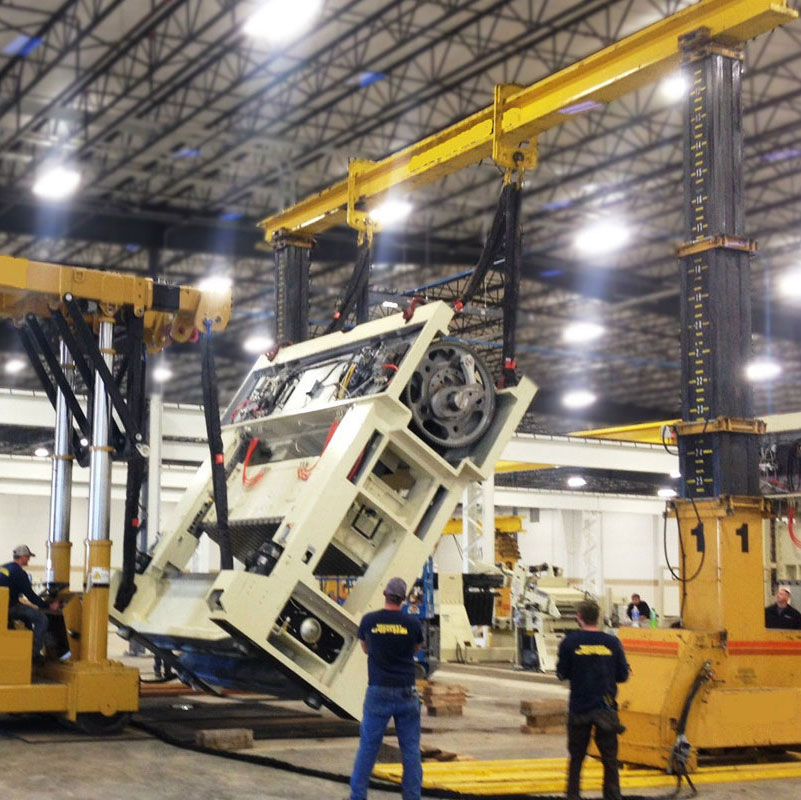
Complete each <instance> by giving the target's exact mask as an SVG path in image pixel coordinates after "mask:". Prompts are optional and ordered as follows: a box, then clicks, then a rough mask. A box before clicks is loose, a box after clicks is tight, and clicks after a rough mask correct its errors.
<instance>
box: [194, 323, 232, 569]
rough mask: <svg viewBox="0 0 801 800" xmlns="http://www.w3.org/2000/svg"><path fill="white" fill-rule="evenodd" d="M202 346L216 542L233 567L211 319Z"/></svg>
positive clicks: (226, 563)
mask: <svg viewBox="0 0 801 800" xmlns="http://www.w3.org/2000/svg"><path fill="white" fill-rule="evenodd" d="M200 338H201V347H202V356H201V358H202V373H201V383H202V384H203V414H204V416H205V418H206V435H207V436H208V440H209V452H210V454H211V482H212V487H213V489H214V506H215V508H216V509H217V544H218V545H219V546H220V569H221V570H223V569H233V568H234V555H233V551H232V550H231V534H230V532H229V530H228V482H227V479H226V474H225V455H224V453H223V441H222V429H221V427H220V408H219V402H218V399H217V371H216V369H215V366H214V348H213V346H212V339H211V320H206V332H205V333H204V334H203V335H202V336H201V337H200Z"/></svg>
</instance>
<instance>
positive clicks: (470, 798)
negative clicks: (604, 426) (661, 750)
mask: <svg viewBox="0 0 801 800" xmlns="http://www.w3.org/2000/svg"><path fill="white" fill-rule="evenodd" d="M131 725H133V726H134V727H135V728H139V729H140V730H143V731H145V732H147V733H149V734H150V735H151V736H155V737H156V738H157V739H160V740H161V741H162V742H165V743H166V744H170V745H173V746H174V747H180V748H182V749H183V750H190V751H192V752H194V753H203V754H205V755H209V756H218V757H220V758H229V759H232V760H233V761H242V762H244V763H246V764H256V765H258V766H262V767H270V768H271V769H280V770H282V771H283V772H292V773H295V774H297V775H305V776H306V777H308V778H320V779H321V780H326V781H332V782H334V783H344V784H347V783H349V782H350V775H341V774H339V773H337V772H326V771H325V770H321V769H312V768H311V767H300V766H298V765H297V764H292V763H290V762H288V761H281V760H280V759H278V758H271V757H270V756H257V755H252V754H250V753H240V752H236V751H223V750H215V749H214V748H211V747H202V746H201V745H198V744H189V743H187V742H183V741H181V740H180V739H177V738H176V737H174V736H170V735H169V734H167V733H165V732H164V731H163V730H161V729H160V728H159V727H157V726H154V725H148V724H147V723H146V722H142V721H140V720H137V719H134V720H132V721H131ZM370 788H371V789H377V790H381V791H384V792H395V793H396V794H400V792H401V787H400V785H399V784H397V783H389V782H385V781H379V780H376V779H375V778H373V779H371V780H370ZM422 795H423V797H437V798H443V800H489V798H490V797H491V795H486V794H472V793H463V792H454V791H451V790H450V789H426V788H424V789H423V792H422ZM671 796H675V794H674V795H663V797H671ZM563 797H564V795H562V794H504V795H495V798H496V799H497V798H502V800H559V798H563ZM587 800H592V798H587ZM625 800H657V797H655V796H654V795H651V796H645V795H635V794H627V795H626V796H625Z"/></svg>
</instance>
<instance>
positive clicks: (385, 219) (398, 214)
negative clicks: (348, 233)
mask: <svg viewBox="0 0 801 800" xmlns="http://www.w3.org/2000/svg"><path fill="white" fill-rule="evenodd" d="M411 213H412V204H411V203H410V202H409V201H408V200H385V201H384V202H383V203H381V205H379V206H376V207H375V208H374V209H373V210H372V211H371V212H370V219H372V220H373V222H375V223H376V224H378V225H381V226H382V227H389V226H390V225H396V224H397V223H399V222H403V220H405V219H406V217H408V216H409V214H411Z"/></svg>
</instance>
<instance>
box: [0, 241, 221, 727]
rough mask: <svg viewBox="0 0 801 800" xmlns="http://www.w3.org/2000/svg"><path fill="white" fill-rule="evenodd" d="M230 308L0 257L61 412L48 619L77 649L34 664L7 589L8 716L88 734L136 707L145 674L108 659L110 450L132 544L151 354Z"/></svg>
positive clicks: (206, 326) (4, 680)
mask: <svg viewBox="0 0 801 800" xmlns="http://www.w3.org/2000/svg"><path fill="white" fill-rule="evenodd" d="M230 305H231V297H230V292H225V293H223V294H219V293H214V294H208V293H203V292H200V291H198V290H197V289H193V288H188V287H180V286H168V285H165V284H159V283H157V282H155V281H153V280H151V279H149V278H141V277H136V276H133V275H122V274H119V273H113V272H104V271H102V270H93V269H84V268H77V267H64V266H57V265H53V264H45V263H39V262H34V261H28V260H27V259H20V258H12V257H9V256H2V257H0V317H3V318H6V319H9V320H12V321H13V322H14V323H15V324H16V325H17V327H18V328H19V330H20V334H21V337H22V341H23V345H24V346H25V349H26V350H27V351H28V355H29V356H30V357H31V363H32V365H33V367H34V370H35V371H36V373H37V375H38V377H39V378H40V379H41V380H42V383H43V385H44V388H45V390H46V392H47V394H48V397H49V398H50V400H51V402H52V404H53V406H54V408H55V410H56V428H55V447H54V454H53V472H52V496H51V504H50V531H49V537H48V546H47V572H46V584H47V591H48V595H49V597H51V598H57V599H58V600H60V601H61V602H62V604H63V608H62V611H61V612H59V613H53V614H51V627H52V628H60V632H61V635H62V639H63V642H62V644H63V645H66V646H68V647H69V653H70V658H69V659H68V660H60V659H59V658H58V655H60V654H61V655H63V653H59V652H48V655H47V657H46V659H45V662H44V664H43V665H41V666H33V665H32V655H33V647H32V636H31V633H30V631H28V630H17V629H10V630H9V629H7V628H6V625H5V620H6V619H7V618H8V604H9V596H8V590H7V589H6V588H1V589H0V713H26V712H27V713H30V712H50V713H61V714H63V715H64V716H65V717H66V718H67V719H69V720H71V721H73V722H77V723H78V725H79V726H80V727H82V728H83V729H85V730H86V731H87V732H98V731H101V732H102V731H114V730H117V729H119V728H121V727H122V726H124V724H125V723H126V721H127V718H128V715H129V713H130V712H131V711H135V710H136V709H137V708H138V702H139V673H138V671H137V670H135V669H131V668H129V667H124V666H123V665H122V664H120V663H118V662H115V661H110V660H109V659H108V657H107V647H106V645H107V638H108V608H109V572H110V568H111V540H110V538H109V505H110V498H111V458H112V453H113V452H114V451H116V452H117V453H118V455H119V456H120V457H122V458H124V459H125V460H127V461H128V465H129V475H128V489H129V491H128V502H127V503H126V515H125V516H126V538H127V539H128V540H130V541H135V535H136V528H137V526H138V521H137V519H136V518H137V516H138V514H137V512H136V508H137V504H138V495H139V491H138V490H139V489H140V488H141V475H142V471H141V470H142V465H143V462H144V458H145V455H146V447H145V444H144V441H143V438H142V433H141V430H142V424H141V423H142V420H143V418H144V354H145V350H149V351H150V352H158V351H159V350H161V349H162V348H164V347H166V346H168V345H169V344H170V343H171V342H173V341H187V340H189V339H190V338H192V337H194V336H195V335H196V334H197V332H199V331H203V330H207V331H209V330H214V331H220V330H222V329H224V328H225V326H226V325H227V323H228V318H229V316H230ZM43 319H48V320H49V322H48V323H47V324H48V325H50V326H52V328H53V330H54V331H56V332H57V333H58V339H59V348H58V352H56V349H55V348H53V346H52V344H51V337H50V336H48V335H47V333H46V331H45V329H44V328H43V327H42V325H41V324H40V320H43ZM115 325H117V326H125V328H126V334H127V336H126V341H127V343H128V348H129V349H128V352H127V353H126V354H125V355H126V356H127V368H126V375H125V378H126V381H125V383H126V384H127V390H126V391H127V397H123V395H122V393H121V391H120V389H119V385H118V382H117V380H115V376H113V375H112V370H113V368H114V361H113V358H114V349H113V338H112V335H113V331H114V327H115ZM76 370H77V371H78V372H79V373H80V374H81V376H82V378H83V380H84V384H85V386H86V389H87V392H88V394H89V395H90V396H91V400H90V404H91V407H90V408H88V409H86V411H84V409H83V408H82V407H81V405H80V403H79V402H78V399H77V397H76V395H75V393H74V391H73V389H74V386H75V384H74V381H73V377H72V376H73V373H74V372H75V371H76ZM112 407H113V409H114V411H115V413H116V420H119V422H120V424H121V426H122V429H121V430H118V429H117V421H116V420H115V418H114V417H113V416H112V413H111V409H112ZM75 426H77V429H76V427H75ZM74 459H77V460H78V461H79V463H81V462H83V463H84V464H85V463H88V464H89V467H90V479H89V484H90V485H89V525H88V532H87V538H86V554H85V561H84V591H83V593H81V594H73V593H72V592H70V591H69V582H70V550H71V546H72V545H71V543H70V530H69V527H70V526H69V517H70V490H71V483H72V464H73V460H74ZM130 534H133V537H131V535H130ZM14 599H16V598H14ZM62 619H63V627H61V626H62V623H61V620H62Z"/></svg>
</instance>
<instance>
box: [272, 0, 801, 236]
mask: <svg viewBox="0 0 801 800" xmlns="http://www.w3.org/2000/svg"><path fill="white" fill-rule="evenodd" d="M796 16H797V13H796V12H795V11H794V10H793V9H791V8H789V7H788V5H787V2H786V0H701V2H699V3H696V4H694V5H692V6H689V7H688V8H685V9H683V10H682V11H679V12H678V13H676V14H673V15H671V16H670V17H667V18H666V19H664V20H661V21H660V22H656V23H654V24H653V25H650V26H648V27H647V28H644V29H643V30H641V31H638V32H637V33H635V34H633V35H631V36H628V37H626V38H625V39H622V40H621V41H620V42H617V43H616V44H613V45H611V46H609V47H606V48H604V49H603V50H600V51H599V52H597V53H594V54H593V55H591V56H589V57H587V58H585V59H582V60H581V61H579V62H577V63H576V64H573V65H571V66H569V67H566V68H565V69H562V70H560V71H559V72H556V73H554V74H553V75H550V76H548V77H547V78H544V79H543V80H541V81H537V83H534V84H532V85H531V86H527V87H518V86H509V85H503V86H499V87H496V91H495V97H494V102H493V104H492V105H491V106H487V107H486V108H483V109H481V110H480V111H477V112H476V113H475V114H472V115H470V116H469V117H467V118H465V119H463V120H461V121H460V122H457V123H455V124H454V125H451V126H450V127H448V128H445V129H444V130H442V131H440V132H439V133H436V134H434V135H433V136H429V137H427V138H425V139H423V140H421V141H419V142H417V143H415V144H413V145H411V146H409V147H406V148H404V149H402V150H400V151H398V152H396V153H394V154H392V155H390V156H387V157H386V158H384V159H381V160H380V161H374V162H370V161H364V160H361V159H359V160H354V161H353V162H352V165H351V168H350V172H349V175H348V178H347V179H345V180H342V181H339V182H338V183H336V184H334V185H333V186H331V187H329V188H328V189H324V190H323V191H321V192H318V193H317V194H314V195H312V196H310V197H308V198H306V199H304V200H302V201H300V202H299V203H297V204H295V205H294V206H292V207H291V208H288V209H286V210H284V211H282V212H280V213H278V214H275V215H273V216H270V217H267V218H266V219H264V220H262V221H261V222H260V223H259V225H260V226H261V227H262V228H263V229H264V238H265V241H266V242H267V244H268V245H270V244H272V243H273V240H274V238H275V236H276V235H277V234H281V235H289V236H291V237H293V238H294V239H295V240H297V237H298V236H305V237H307V238H308V237H312V236H313V235H314V234H317V233H320V232H322V231H325V230H328V229H329V228H332V227H334V226H336V225H341V224H343V223H345V222H349V223H350V224H352V225H353V227H356V228H357V229H359V228H363V227H364V224H365V215H366V214H367V213H369V211H370V210H371V209H372V208H375V207H376V206H377V205H379V204H380V203H381V201H382V199H383V198H384V197H385V196H386V195H387V194H388V193H389V192H390V191H394V192H398V193H405V192H409V191H411V190H413V189H416V188H417V187H419V186H424V185H426V184H428V183H432V182H434V181H436V180H438V179H439V178H442V177H444V176H446V175H449V174H451V173H453V172H457V171H458V170H460V169H464V168H465V167H468V166H470V165H472V164H477V163H478V162H479V161H481V160H482V159H484V158H490V157H494V158H495V159H496V162H497V163H499V164H500V165H501V166H504V167H507V168H512V169H518V168H529V167H533V166H534V165H535V163H536V137H537V135H538V134H539V133H542V132H543V131H547V130H549V129H550V128H553V127H556V126H557V125H560V124H561V123H562V122H564V121H565V120H569V119H572V118H573V115H574V113H576V112H577V110H580V109H581V108H585V107H592V105H593V104H595V103H608V102H610V101H612V100H615V99H616V98H618V97H621V96H622V95H624V94H626V93H628V92H631V91H633V90H635V89H637V88H639V87H641V86H645V85H647V84H648V83H651V82H653V81H654V80H657V79H659V78H661V77H663V76H664V75H666V74H669V73H670V72H673V71H674V70H676V69H677V68H678V66H679V62H680V58H681V53H680V48H679V39H680V38H681V37H683V36H685V35H687V34H690V33H694V32H697V31H699V30H702V29H703V30H705V32H706V33H707V34H708V35H709V36H710V37H712V38H714V39H716V40H717V41H721V42H725V43H728V44H740V43H742V42H745V41H747V40H748V39H751V38H754V37H755V36H759V35H760V34H763V33H766V32H768V31H770V30H772V29H773V28H775V27H777V26H779V25H783V24H785V23H787V22H789V21H791V20H793V19H795V18H796ZM357 207H358V208H359V210H358V211H357V210H356V209H357Z"/></svg>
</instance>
